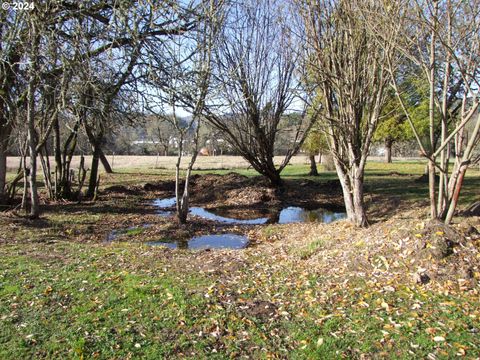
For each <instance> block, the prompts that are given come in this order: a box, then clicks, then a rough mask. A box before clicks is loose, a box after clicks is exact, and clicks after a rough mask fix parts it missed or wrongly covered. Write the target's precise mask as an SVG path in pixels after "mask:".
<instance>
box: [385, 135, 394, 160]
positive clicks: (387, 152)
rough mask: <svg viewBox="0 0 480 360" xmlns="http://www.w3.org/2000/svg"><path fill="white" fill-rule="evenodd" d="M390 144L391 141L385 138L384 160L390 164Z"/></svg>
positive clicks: (391, 144)
mask: <svg viewBox="0 0 480 360" xmlns="http://www.w3.org/2000/svg"><path fill="white" fill-rule="evenodd" d="M392 146H393V141H391V140H390V139H386V140H385V162H386V163H388V164H390V163H391V162H392Z"/></svg>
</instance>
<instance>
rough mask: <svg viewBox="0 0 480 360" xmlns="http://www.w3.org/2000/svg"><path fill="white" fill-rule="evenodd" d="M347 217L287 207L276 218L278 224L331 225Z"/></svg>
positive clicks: (342, 214)
mask: <svg viewBox="0 0 480 360" xmlns="http://www.w3.org/2000/svg"><path fill="white" fill-rule="evenodd" d="M346 217H347V214H345V213H344V212H334V211H329V210H326V209H316V210H307V209H303V208H300V207H293V206H290V207H287V208H285V209H283V210H282V211H280V215H279V218H278V223H279V224H290V223H311V222H321V223H325V224H328V223H331V222H334V221H336V220H342V219H345V218H346Z"/></svg>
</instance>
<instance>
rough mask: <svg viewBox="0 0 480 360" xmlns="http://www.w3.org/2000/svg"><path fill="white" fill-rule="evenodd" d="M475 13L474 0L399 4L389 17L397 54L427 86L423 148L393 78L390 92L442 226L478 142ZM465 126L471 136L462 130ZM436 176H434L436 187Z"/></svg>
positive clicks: (479, 48) (479, 27)
mask: <svg viewBox="0 0 480 360" xmlns="http://www.w3.org/2000/svg"><path fill="white" fill-rule="evenodd" d="M479 8H480V2H479V1H478V0H472V1H455V0H445V1H436V0H413V1H404V2H401V8H400V9H401V10H402V11H401V12H399V13H398V14H397V16H396V17H395V19H396V21H395V22H396V23H399V24H401V25H402V26H403V29H404V33H405V34H408V36H403V37H401V38H398V39H397V41H396V44H395V45H396V47H397V49H398V51H399V53H400V54H402V55H403V56H404V57H405V58H406V59H407V60H408V61H410V62H411V63H412V64H413V65H414V66H417V67H418V68H419V69H420V70H421V71H422V72H423V73H424V76H425V78H426V79H427V82H428V86H429V105H428V110H429V137H428V142H427V143H425V142H423V141H422V139H421V137H420V136H419V130H418V129H417V127H416V125H415V123H414V121H412V114H411V109H410V108H409V107H408V106H406V105H405V104H404V101H403V98H402V92H401V89H400V86H399V85H398V81H397V77H398V75H396V76H394V77H393V80H394V81H393V88H394V89H395V90H396V94H397V97H398V99H399V102H400V104H401V106H402V108H403V110H404V112H405V115H406V118H407V121H408V122H409V123H410V125H411V127H412V129H413V132H414V134H415V137H416V140H417V143H418V145H419V147H420V149H421V152H422V154H423V155H424V156H425V157H426V158H427V159H428V164H429V168H428V170H429V171H428V172H429V197H430V215H431V218H441V219H444V220H445V222H446V223H447V224H448V223H450V222H451V220H452V217H453V215H454V213H455V210H456V207H457V204H458V198H459V195H460V191H461V188H462V184H463V179H464V176H465V173H466V171H467V169H468V167H469V166H470V165H472V164H473V163H475V162H476V161H478V159H476V158H475V151H474V150H475V148H476V147H478V144H479V143H480V117H479V113H478V109H479V103H480V95H479V88H480V73H479V71H480V70H479V69H480V12H479V11H478V9H479ZM384 23H386V24H391V21H390V22H386V21H384ZM375 30H377V31H376V33H377V34H379V33H381V34H384V32H385V29H382V31H381V32H380V31H378V27H377V28H376V29H375ZM388 30H389V29H387V31H388ZM391 72H392V74H395V66H391ZM467 126H470V127H471V131H469V132H467V131H466V128H467ZM437 128H440V131H439V132H437V131H436V129H437ZM452 149H453V152H454V165H453V168H452V167H451V166H450V157H451V152H452V151H451V150H452ZM436 171H438V172H439V173H440V180H439V183H438V186H437V184H436V179H435V178H436V176H435V173H436Z"/></svg>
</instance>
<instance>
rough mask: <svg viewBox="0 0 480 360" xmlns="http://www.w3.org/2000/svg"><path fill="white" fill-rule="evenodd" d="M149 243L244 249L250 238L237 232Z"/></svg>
mask: <svg viewBox="0 0 480 360" xmlns="http://www.w3.org/2000/svg"><path fill="white" fill-rule="evenodd" d="M147 245H151V246H166V247H169V248H171V249H175V248H179V249H244V248H245V247H247V245H248V238H247V237H246V236H244V235H237V234H219V235H202V236H195V237H193V238H192V239H190V240H189V241H178V242H162V241H152V242H148V243H147Z"/></svg>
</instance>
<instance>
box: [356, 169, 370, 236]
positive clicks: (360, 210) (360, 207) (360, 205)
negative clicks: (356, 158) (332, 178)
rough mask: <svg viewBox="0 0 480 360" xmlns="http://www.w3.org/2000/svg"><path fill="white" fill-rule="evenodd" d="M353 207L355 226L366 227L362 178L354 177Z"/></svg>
mask: <svg viewBox="0 0 480 360" xmlns="http://www.w3.org/2000/svg"><path fill="white" fill-rule="evenodd" d="M353 207H354V211H355V225H357V226H359V227H366V226H368V222H367V212H366V209H365V203H364V202H363V176H362V177H358V178H357V177H356V178H355V179H354V181H353Z"/></svg>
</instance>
